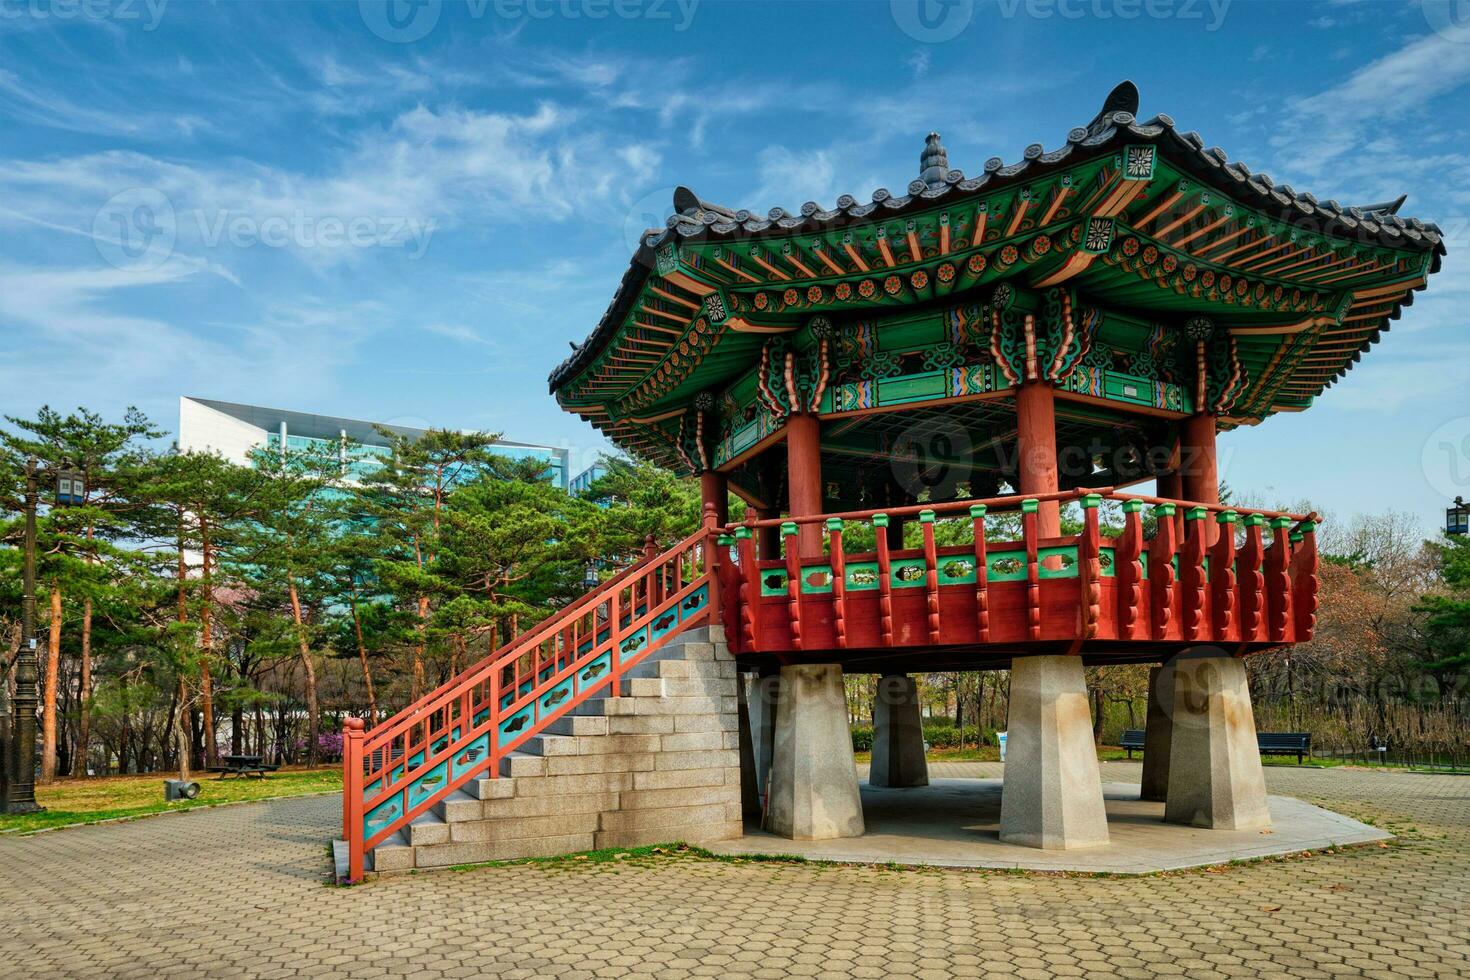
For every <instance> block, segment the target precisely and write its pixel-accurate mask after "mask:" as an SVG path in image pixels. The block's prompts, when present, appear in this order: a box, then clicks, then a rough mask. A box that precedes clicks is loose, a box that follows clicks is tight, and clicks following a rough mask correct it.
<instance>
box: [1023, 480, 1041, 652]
mask: <svg viewBox="0 0 1470 980" xmlns="http://www.w3.org/2000/svg"><path fill="white" fill-rule="evenodd" d="M1040 507H1041V501H1039V500H1036V499H1034V498H1031V497H1028V498H1026V499H1025V500H1023V501H1021V537H1022V539H1023V543H1024V544H1025V546H1026V635H1027V636H1028V637H1029V638H1031V639H1033V640H1039V639H1041V564H1040V561H1039V559H1038V557H1037V549H1038V544H1037V538H1038V537H1039V536H1040V533H1041V531H1040V526H1039V523H1038V521H1039V518H1038V516H1037V510H1038V509H1040Z"/></svg>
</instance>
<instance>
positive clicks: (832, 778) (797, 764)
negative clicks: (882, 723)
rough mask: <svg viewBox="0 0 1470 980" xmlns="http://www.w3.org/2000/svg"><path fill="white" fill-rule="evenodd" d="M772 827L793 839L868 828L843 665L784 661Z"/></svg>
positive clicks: (846, 834)
mask: <svg viewBox="0 0 1470 980" xmlns="http://www.w3.org/2000/svg"><path fill="white" fill-rule="evenodd" d="M766 826H767V828H768V829H769V830H770V831H771V832H772V833H775V834H780V835H781V836H782V837H789V838H791V839H792V840H827V839H830V838H834V837H858V836H861V835H862V833H863V804H862V799H861V797H860V796H859V795H858V780H857V765H856V764H855V762H854V761H853V754H852V730H851V729H850V728H849V726H848V723H847V700H846V698H845V697H844V694H843V689H842V666H841V665H840V664H792V665H789V666H785V667H782V668H781V699H780V706H779V708H778V709H777V711H776V738H775V753H774V758H773V761H772V765H771V789H770V801H769V803H768V805H767V807H766Z"/></svg>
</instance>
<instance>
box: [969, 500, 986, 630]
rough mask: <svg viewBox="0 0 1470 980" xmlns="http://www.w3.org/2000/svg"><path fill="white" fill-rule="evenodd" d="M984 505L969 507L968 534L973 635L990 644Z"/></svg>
mask: <svg viewBox="0 0 1470 980" xmlns="http://www.w3.org/2000/svg"><path fill="white" fill-rule="evenodd" d="M985 509H986V508H985V505H984V504H971V505H970V534H971V536H972V537H973V539H974V543H975V635H976V636H977V637H978V638H979V640H980V642H981V643H989V642H990V597H989V595H988V594H987V589H988V586H989V583H990V562H989V558H988V557H987V556H986V550H985Z"/></svg>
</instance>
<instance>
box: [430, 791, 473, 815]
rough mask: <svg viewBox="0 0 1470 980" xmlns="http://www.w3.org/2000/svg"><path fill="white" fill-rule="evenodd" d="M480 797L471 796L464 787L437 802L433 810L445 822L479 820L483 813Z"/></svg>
mask: <svg viewBox="0 0 1470 980" xmlns="http://www.w3.org/2000/svg"><path fill="white" fill-rule="evenodd" d="M482 806H484V804H483V803H481V802H480V799H479V797H476V796H471V795H470V794H469V793H466V792H465V791H464V790H462V789H457V790H455V791H454V792H453V793H450V794H449V795H448V796H446V797H444V799H442V800H440V801H439V802H438V803H435V804H434V806H433V812H434V814H435V815H436V816H438V817H439V819H440V820H443V821H444V822H445V823H458V822H459V821H461V820H478V819H479V818H480V816H481V814H482V813H483V811H482V810H481V807H482Z"/></svg>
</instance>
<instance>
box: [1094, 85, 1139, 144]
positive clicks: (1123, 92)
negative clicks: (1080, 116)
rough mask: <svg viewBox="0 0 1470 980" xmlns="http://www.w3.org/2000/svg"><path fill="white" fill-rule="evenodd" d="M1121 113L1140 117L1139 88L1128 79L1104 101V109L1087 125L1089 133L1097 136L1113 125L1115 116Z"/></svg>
mask: <svg viewBox="0 0 1470 980" xmlns="http://www.w3.org/2000/svg"><path fill="white" fill-rule="evenodd" d="M1119 112H1126V113H1127V114H1128V115H1130V116H1137V115H1138V86H1137V85H1134V84H1133V83H1132V82H1131V81H1129V80H1128V79H1126V78H1125V79H1124V80H1123V81H1121V82H1119V83H1118V84H1117V85H1115V86H1113V90H1112V91H1111V92H1109V93H1108V97H1107V98H1106V99H1103V104H1102V108H1101V109H1099V110H1098V113H1097V115H1096V116H1093V117H1092V122H1090V123H1088V124H1087V132H1088V133H1089V134H1091V135H1093V136H1096V135H1097V134H1098V133H1100V132H1102V131H1103V130H1105V129H1107V128H1108V127H1109V126H1111V125H1112V124H1113V116H1114V115H1115V114H1117V113H1119Z"/></svg>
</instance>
